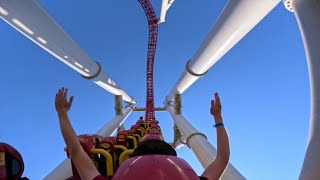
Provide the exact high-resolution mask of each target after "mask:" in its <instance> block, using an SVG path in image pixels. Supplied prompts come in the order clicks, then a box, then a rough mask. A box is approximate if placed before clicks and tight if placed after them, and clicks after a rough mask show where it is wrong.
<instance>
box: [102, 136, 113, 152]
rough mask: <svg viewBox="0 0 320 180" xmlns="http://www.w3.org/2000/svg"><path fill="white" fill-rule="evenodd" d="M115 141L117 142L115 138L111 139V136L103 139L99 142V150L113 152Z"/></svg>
mask: <svg viewBox="0 0 320 180" xmlns="http://www.w3.org/2000/svg"><path fill="white" fill-rule="evenodd" d="M116 141H117V139H116V137H113V136H109V137H105V138H103V139H102V140H101V141H100V148H102V149H104V150H110V151H113V150H114V145H115V144H116Z"/></svg>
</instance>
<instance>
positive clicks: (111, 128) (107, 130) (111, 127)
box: [96, 104, 135, 137]
mask: <svg viewBox="0 0 320 180" xmlns="http://www.w3.org/2000/svg"><path fill="white" fill-rule="evenodd" d="M134 107H135V105H134V104H132V105H130V106H127V107H126V108H124V110H123V115H116V116H115V117H114V118H113V119H111V120H110V121H109V122H108V123H107V124H106V125H104V126H103V127H102V128H101V129H99V130H98V131H97V132H96V134H97V135H99V136H102V137H107V136H112V135H113V134H114V133H115V132H116V131H117V129H118V128H119V127H120V126H121V125H122V124H123V122H124V121H125V120H126V119H127V117H128V116H129V115H130V114H131V112H132V110H133V109H134Z"/></svg>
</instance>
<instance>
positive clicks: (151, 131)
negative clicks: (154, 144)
mask: <svg viewBox="0 0 320 180" xmlns="http://www.w3.org/2000/svg"><path fill="white" fill-rule="evenodd" d="M149 134H156V135H160V131H158V130H157V129H151V130H150V131H149Z"/></svg>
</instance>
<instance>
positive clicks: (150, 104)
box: [138, 0, 158, 120]
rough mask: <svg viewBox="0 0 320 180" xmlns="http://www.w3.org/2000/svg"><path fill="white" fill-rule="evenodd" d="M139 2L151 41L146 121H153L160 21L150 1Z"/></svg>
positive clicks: (142, 0) (149, 43)
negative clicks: (155, 62)
mask: <svg viewBox="0 0 320 180" xmlns="http://www.w3.org/2000/svg"><path fill="white" fill-rule="evenodd" d="M138 1H139V3H140V4H141V6H142V8H143V10H144V12H145V13H146V16H147V19H148V25H149V40H148V54H147V97H146V112H145V120H151V119H153V118H154V116H155V113H154V95H153V64H154V56H155V54H156V47H157V39H158V20H157V17H156V14H155V12H154V10H153V7H152V5H151V3H150V1H149V0H138Z"/></svg>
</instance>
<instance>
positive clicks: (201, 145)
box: [167, 106, 246, 180]
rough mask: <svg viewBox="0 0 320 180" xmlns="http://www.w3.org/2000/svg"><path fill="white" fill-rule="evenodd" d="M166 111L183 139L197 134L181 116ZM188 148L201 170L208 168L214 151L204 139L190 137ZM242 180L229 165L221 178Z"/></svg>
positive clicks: (169, 107)
mask: <svg viewBox="0 0 320 180" xmlns="http://www.w3.org/2000/svg"><path fill="white" fill-rule="evenodd" d="M167 110H168V111H169V113H170V115H171V116H172V118H173V120H174V123H175V124H176V125H177V126H178V128H179V129H180V131H181V133H182V134H183V136H184V137H189V136H190V135H191V134H192V133H196V132H199V131H197V130H196V129H195V128H194V127H193V126H192V125H191V124H190V123H189V122H188V121H187V120H186V119H185V118H184V117H183V116H182V115H181V114H175V112H174V108H173V107H172V106H168V107H167ZM189 146H190V148H191V149H192V151H193V152H194V154H195V155H196V157H197V158H198V160H199V161H200V163H201V165H202V167H203V168H206V167H208V166H209V164H210V163H211V162H212V161H213V160H214V159H215V157H216V149H215V148H214V147H213V146H212V145H211V144H210V143H209V141H208V140H207V139H206V138H205V137H203V136H201V135H196V136H192V137H191V138H190V139H189ZM243 179H246V178H245V177H244V176H243V175H242V174H241V173H240V172H239V171H238V170H237V169H236V168H235V167H233V166H232V164H231V163H229V164H228V166H227V168H226V170H225V172H224V174H223V176H222V177H221V180H243Z"/></svg>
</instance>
